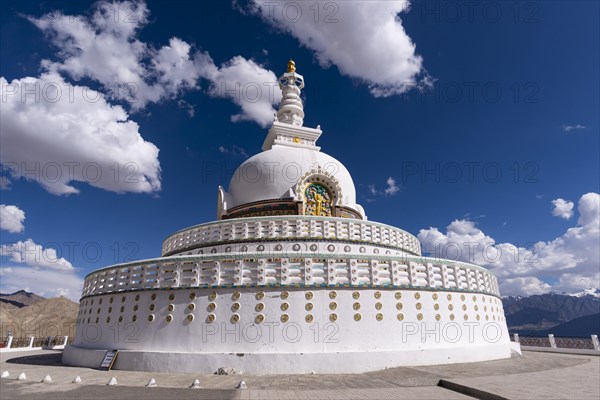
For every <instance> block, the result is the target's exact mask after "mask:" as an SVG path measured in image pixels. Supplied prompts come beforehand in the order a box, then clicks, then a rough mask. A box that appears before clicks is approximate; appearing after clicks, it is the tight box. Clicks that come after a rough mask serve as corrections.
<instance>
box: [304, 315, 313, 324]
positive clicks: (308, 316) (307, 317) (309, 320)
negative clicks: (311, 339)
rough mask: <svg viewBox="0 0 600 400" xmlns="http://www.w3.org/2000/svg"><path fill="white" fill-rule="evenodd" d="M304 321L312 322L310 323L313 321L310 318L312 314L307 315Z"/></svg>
mask: <svg viewBox="0 0 600 400" xmlns="http://www.w3.org/2000/svg"><path fill="white" fill-rule="evenodd" d="M304 320H305V321H306V322H312V321H313V316H312V314H308V315H307V316H306V318H304Z"/></svg>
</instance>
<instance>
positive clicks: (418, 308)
mask: <svg viewBox="0 0 600 400" xmlns="http://www.w3.org/2000/svg"><path fill="white" fill-rule="evenodd" d="M415 307H417V310H420V309H421V308H423V305H421V303H417V304H415Z"/></svg>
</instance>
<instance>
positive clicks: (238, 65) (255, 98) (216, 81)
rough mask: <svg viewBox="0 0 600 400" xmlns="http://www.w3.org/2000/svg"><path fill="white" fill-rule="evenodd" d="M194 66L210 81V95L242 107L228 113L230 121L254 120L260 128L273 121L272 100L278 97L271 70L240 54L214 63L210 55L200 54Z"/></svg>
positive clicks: (276, 85)
mask: <svg viewBox="0 0 600 400" xmlns="http://www.w3.org/2000/svg"><path fill="white" fill-rule="evenodd" d="M198 68H199V70H200V74H201V75H202V77H203V78H206V79H207V80H208V81H210V83H211V86H210V89H209V94H210V95H211V96H214V97H221V98H228V99H230V100H231V101H233V103H235V104H237V105H238V106H239V107H240V108H241V109H242V112H241V113H239V114H235V115H233V116H232V117H231V121H232V122H240V121H254V122H256V123H258V124H259V125H260V126H262V127H263V128H264V127H267V126H269V125H270V124H271V123H272V122H273V119H274V115H275V109H274V108H273V104H278V103H279V102H280V101H281V91H280V90H279V86H278V84H277V76H275V73H273V72H272V71H269V70H267V69H264V68H263V67H261V66H260V65H258V64H257V63H255V62H254V61H252V60H246V59H245V58H244V57H241V56H236V57H233V58H232V59H231V60H229V61H228V62H226V63H224V64H223V65H221V67H217V66H216V65H215V63H214V61H213V60H212V59H211V58H210V56H209V55H208V54H204V57H203V62H202V63H200V64H199V67H198Z"/></svg>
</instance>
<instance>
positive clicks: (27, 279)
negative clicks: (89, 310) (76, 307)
mask: <svg viewBox="0 0 600 400" xmlns="http://www.w3.org/2000/svg"><path fill="white" fill-rule="evenodd" d="M82 288H83V279H82V278H80V277H79V276H77V275H76V274H75V273H72V272H71V273H69V272H64V271H55V270H39V269H35V268H29V267H19V266H10V267H5V266H2V267H1V268H0V292H2V293H14V292H16V291H18V290H26V291H28V292H33V293H35V294H38V295H40V296H43V297H47V298H49V297H58V296H64V297H67V298H69V299H71V300H73V301H75V302H79V298H80V297H81V289H82Z"/></svg>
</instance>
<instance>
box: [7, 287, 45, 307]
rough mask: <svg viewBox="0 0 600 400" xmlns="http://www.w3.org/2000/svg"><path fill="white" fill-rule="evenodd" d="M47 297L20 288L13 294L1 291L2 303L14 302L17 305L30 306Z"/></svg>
mask: <svg viewBox="0 0 600 400" xmlns="http://www.w3.org/2000/svg"><path fill="white" fill-rule="evenodd" d="M45 299H46V298H45V297H42V296H38V295H37V294H35V293H30V292H26V291H24V290H19V291H18V292H14V293H11V294H4V293H0V303H8V304H12V305H13V306H15V307H19V308H21V307H25V306H30V305H32V304H33V303H37V302H38V301H40V300H45Z"/></svg>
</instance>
